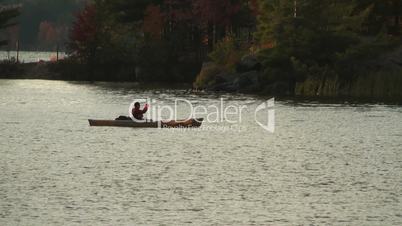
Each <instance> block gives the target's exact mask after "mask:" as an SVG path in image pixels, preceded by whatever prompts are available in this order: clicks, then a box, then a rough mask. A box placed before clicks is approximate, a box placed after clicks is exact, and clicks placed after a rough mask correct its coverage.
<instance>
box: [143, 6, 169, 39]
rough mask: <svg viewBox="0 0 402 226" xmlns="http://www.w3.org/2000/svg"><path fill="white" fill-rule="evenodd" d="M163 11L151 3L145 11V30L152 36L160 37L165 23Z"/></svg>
mask: <svg viewBox="0 0 402 226" xmlns="http://www.w3.org/2000/svg"><path fill="white" fill-rule="evenodd" d="M163 18H164V17H163V13H162V11H161V9H160V7H159V6H156V5H149V6H148V7H147V9H146V11H145V17H144V24H143V30H144V33H147V34H150V35H151V37H153V38H157V39H160V38H161V35H162V29H163V25H164V21H163Z"/></svg>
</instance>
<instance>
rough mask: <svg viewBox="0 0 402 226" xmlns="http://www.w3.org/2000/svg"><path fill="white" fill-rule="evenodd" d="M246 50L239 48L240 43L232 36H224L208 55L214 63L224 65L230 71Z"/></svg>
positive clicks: (234, 67)
mask: <svg viewBox="0 0 402 226" xmlns="http://www.w3.org/2000/svg"><path fill="white" fill-rule="evenodd" d="M246 53H247V51H245V50H242V49H241V48H240V44H239V43H238V42H237V41H236V39H235V38H234V37H232V36H228V37H226V38H224V39H223V40H222V41H220V42H218V43H217V44H216V46H215V49H214V51H212V52H211V53H210V54H209V55H208V56H209V58H211V60H212V61H213V62H215V63H216V64H218V65H220V66H223V67H225V68H226V69H228V70H230V71H234V70H235V69H236V65H237V63H239V62H240V60H241V57H242V56H244V55H245V54H246Z"/></svg>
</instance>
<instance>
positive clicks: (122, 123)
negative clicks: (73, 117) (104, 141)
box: [88, 119, 204, 128]
mask: <svg viewBox="0 0 402 226" xmlns="http://www.w3.org/2000/svg"><path fill="white" fill-rule="evenodd" d="M203 120H204V119H189V120H183V121H175V120H172V121H156V122H144V123H140V122H134V121H132V120H94V119H88V121H89V125H90V126H109V127H132V128H197V127H200V126H201V124H202V121H203Z"/></svg>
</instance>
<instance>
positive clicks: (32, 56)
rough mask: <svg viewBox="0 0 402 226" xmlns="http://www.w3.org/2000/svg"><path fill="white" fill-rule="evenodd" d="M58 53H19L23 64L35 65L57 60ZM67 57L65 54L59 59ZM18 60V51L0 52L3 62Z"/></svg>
mask: <svg viewBox="0 0 402 226" xmlns="http://www.w3.org/2000/svg"><path fill="white" fill-rule="evenodd" d="M56 56H57V53H56V52H36V51H20V52H19V57H18V58H19V61H20V62H23V63H34V62H39V61H51V60H56V59H57V57H56ZM65 56H66V54H65V53H63V52H60V53H59V59H62V58H64V57H65ZM12 58H14V59H17V52H16V51H0V61H1V60H10V59H12Z"/></svg>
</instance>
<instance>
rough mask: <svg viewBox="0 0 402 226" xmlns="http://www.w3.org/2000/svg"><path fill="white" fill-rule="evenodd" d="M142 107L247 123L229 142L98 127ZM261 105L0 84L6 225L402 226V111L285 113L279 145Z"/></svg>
mask: <svg viewBox="0 0 402 226" xmlns="http://www.w3.org/2000/svg"><path fill="white" fill-rule="evenodd" d="M138 97H151V98H155V99H158V100H160V101H163V103H164V104H167V105H169V104H173V100H174V99H175V98H178V97H180V98H187V99H189V100H190V101H191V102H192V103H194V104H195V105H208V104H218V103H219V99H220V98H223V99H224V100H225V101H226V102H227V103H230V104H239V105H243V104H244V105H247V106H249V107H250V108H249V110H247V111H249V112H248V113H249V115H250V117H245V118H244V121H243V123H242V130H241V131H236V130H230V131H226V132H222V131H219V130H213V129H212V130H211V129H210V130H206V129H205V128H209V127H211V128H214V127H219V126H227V123H208V122H206V123H205V124H204V125H203V126H202V127H201V128H200V129H198V130H189V131H179V130H164V129H162V130H158V129H131V128H95V127H93V128H91V127H89V126H88V122H87V119H88V118H96V119H112V118H114V117H116V116H118V115H120V114H123V115H124V114H127V111H128V105H129V104H130V103H131V101H132V100H133V99H134V98H138ZM263 101H264V99H262V98H257V97H254V96H249V95H233V96H229V95H223V94H222V95H220V94H197V95H196V94H190V93H187V92H186V91H184V90H166V89H157V88H155V89H152V90H148V91H146V90H142V89H139V88H138V87H136V86H135V85H132V84H125V85H124V84H110V83H109V84H108V83H97V84H89V83H88V84H87V83H68V82H60V81H41V80H0V128H1V133H0V225H165V224H166V225H183V224H194V225H211V224H215V225H252V224H255V225H310V224H311V225H402V211H401V210H402V204H401V201H402V108H401V107H399V106H387V105H365V104H357V105H351V104H320V103H316V102H303V103H300V102H299V103H298V102H295V101H277V102H276V105H275V110H276V130H275V133H273V134H272V133H269V132H267V131H265V130H264V129H262V128H261V127H260V126H258V125H257V124H256V123H255V122H254V117H253V112H252V109H253V108H255V107H256V106H257V105H258V104H260V103H262V102H263ZM250 109H251V110H250ZM179 111H183V112H184V111H185V109H184V106H182V105H180V106H179ZM247 111H246V113H247ZM203 128H204V129H203Z"/></svg>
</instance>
